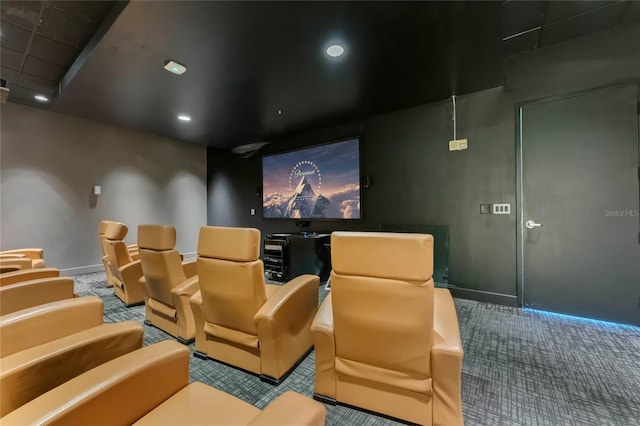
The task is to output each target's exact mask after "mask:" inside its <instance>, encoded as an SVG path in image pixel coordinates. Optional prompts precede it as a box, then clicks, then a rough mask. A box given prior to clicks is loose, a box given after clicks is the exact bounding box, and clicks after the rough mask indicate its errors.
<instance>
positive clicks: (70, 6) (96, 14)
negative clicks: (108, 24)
mask: <svg viewBox="0 0 640 426" xmlns="http://www.w3.org/2000/svg"><path fill="white" fill-rule="evenodd" d="M114 3H115V2H114V1H56V2H54V3H52V4H51V5H52V6H53V7H55V8H57V9H61V10H64V11H65V12H67V13H69V14H71V15H73V16H75V17H76V18H80V19H83V20H85V21H87V22H101V21H102V19H104V17H105V15H106V14H107V13H108V12H109V10H110V9H111V8H112V7H113V5H114Z"/></svg>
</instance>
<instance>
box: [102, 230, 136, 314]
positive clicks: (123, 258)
mask: <svg viewBox="0 0 640 426" xmlns="http://www.w3.org/2000/svg"><path fill="white" fill-rule="evenodd" d="M128 231H129V229H128V228H127V226H126V225H125V224H124V223H119V222H113V223H110V224H108V225H107V229H106V231H105V233H104V236H105V239H106V243H107V257H108V261H109V267H110V268H111V272H112V274H113V292H114V294H115V295H116V296H117V297H118V298H119V299H120V300H122V301H123V302H124V304H125V305H127V306H134V305H140V304H142V303H144V290H143V288H142V286H141V285H140V282H139V281H140V277H142V265H141V264H140V260H133V259H132V257H131V253H130V252H129V249H128V248H127V243H125V242H124V237H126V236H127V232H128Z"/></svg>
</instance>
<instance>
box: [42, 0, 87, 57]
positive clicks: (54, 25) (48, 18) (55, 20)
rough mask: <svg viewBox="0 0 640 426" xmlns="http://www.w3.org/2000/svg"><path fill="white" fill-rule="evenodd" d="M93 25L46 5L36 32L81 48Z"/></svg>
mask: <svg viewBox="0 0 640 426" xmlns="http://www.w3.org/2000/svg"><path fill="white" fill-rule="evenodd" d="M95 26H96V25H95V24H93V23H90V22H87V21H86V20H83V19H81V18H76V17H74V16H72V15H70V14H69V13H67V12H63V11H62V10H60V9H56V8H55V7H51V6H49V5H47V7H46V8H45V10H44V13H43V15H42V20H41V21H40V25H38V29H37V32H38V33H39V34H43V35H45V36H47V37H49V38H51V39H53V40H57V41H60V42H62V43H65V44H68V45H70V46H73V47H77V48H81V47H82V46H84V45H85V43H86V42H87V40H89V38H90V37H91V35H92V34H93V32H94V30H95Z"/></svg>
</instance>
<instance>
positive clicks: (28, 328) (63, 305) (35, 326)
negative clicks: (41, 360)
mask: <svg viewBox="0 0 640 426" xmlns="http://www.w3.org/2000/svg"><path fill="white" fill-rule="evenodd" d="M103 307H104V303H103V302H102V299H100V298H99V297H96V296H86V297H78V298H74V299H66V300H60V301H57V302H51V303H46V304H44V305H39V306H34V307H33V308H28V309H23V310H21V311H18V312H13V313H11V314H8V315H3V316H2V317H0V358H2V357H5V356H8V355H11V354H13V353H16V352H19V351H22V350H25V349H28V348H32V347H34V346H38V345H42V344H44V343H47V342H51V341H52V340H55V339H59V338H61V337H64V336H68V335H70V334H73V333H77V332H79V331H82V330H86V329H88V328H91V327H96V326H98V325H100V324H102V313H103V310H104V309H103Z"/></svg>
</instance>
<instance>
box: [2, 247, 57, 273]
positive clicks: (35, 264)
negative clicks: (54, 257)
mask: <svg viewBox="0 0 640 426" xmlns="http://www.w3.org/2000/svg"><path fill="white" fill-rule="evenodd" d="M15 259H27V260H28V261H29V262H30V263H31V264H30V265H28V263H27V264H25V265H24V266H23V267H21V268H20V269H29V268H44V267H45V266H46V265H45V263H44V250H43V249H41V248H24V249H15V250H4V251H0V260H1V261H3V262H5V261H10V260H15Z"/></svg>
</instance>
